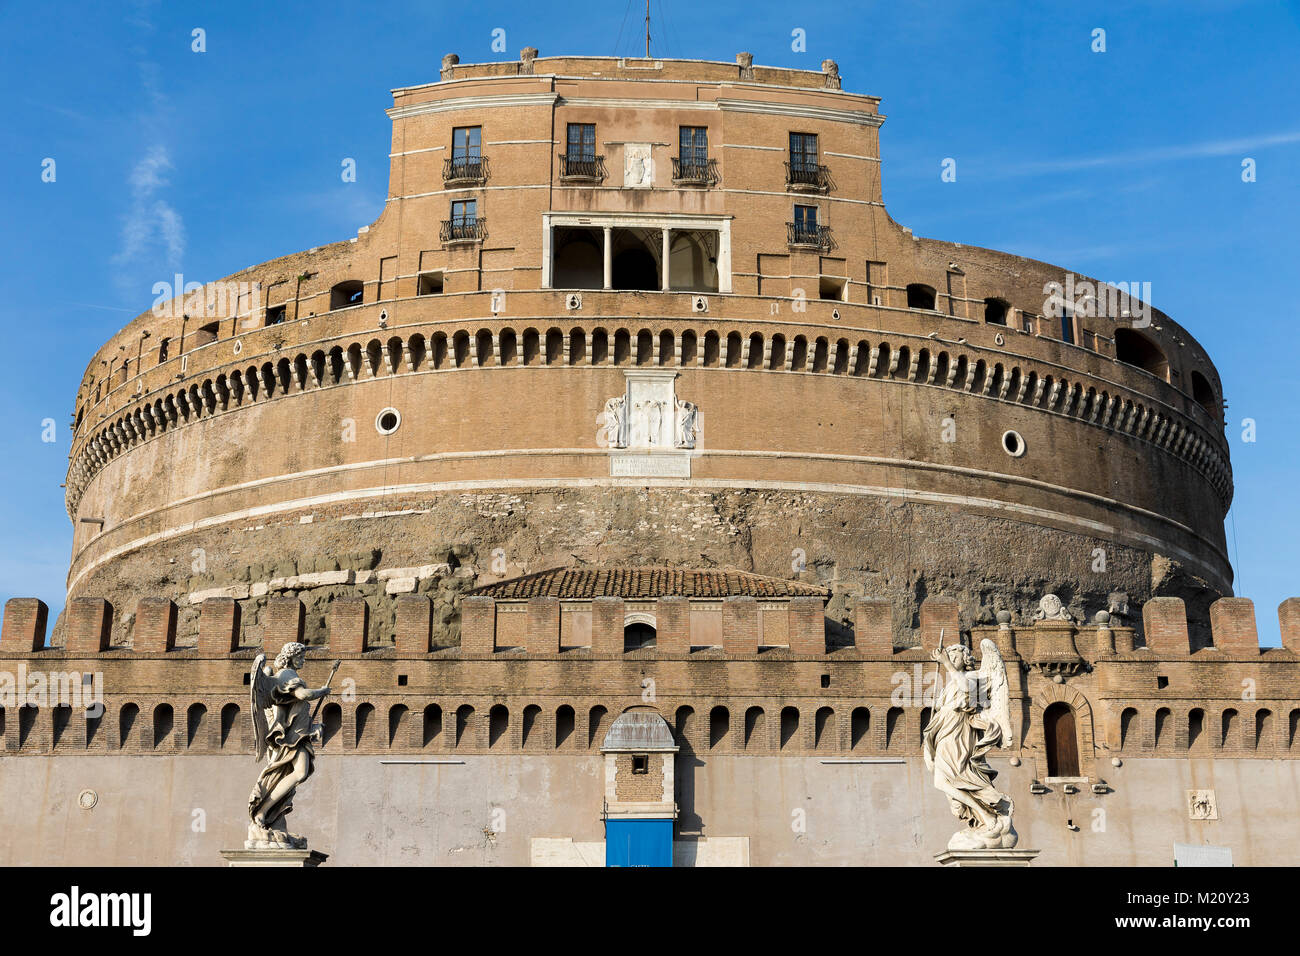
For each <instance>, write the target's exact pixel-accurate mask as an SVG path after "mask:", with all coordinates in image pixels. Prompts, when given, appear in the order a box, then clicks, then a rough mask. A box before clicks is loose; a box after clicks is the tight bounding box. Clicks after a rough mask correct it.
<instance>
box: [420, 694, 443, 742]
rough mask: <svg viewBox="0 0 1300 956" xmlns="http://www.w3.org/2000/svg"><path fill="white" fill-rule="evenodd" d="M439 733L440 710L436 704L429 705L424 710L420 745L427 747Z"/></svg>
mask: <svg viewBox="0 0 1300 956" xmlns="http://www.w3.org/2000/svg"><path fill="white" fill-rule="evenodd" d="M440 733H442V708H441V707H439V706H438V705H437V704H430V705H429V706H428V707H426V708H424V734H423V736H422V738H421V741H422V744H421V745H422V746H425V747H427V746H429V744H431V743H433V742H434V740H435V739H437V737H438V735H439V734H440Z"/></svg>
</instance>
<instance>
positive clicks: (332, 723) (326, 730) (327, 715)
mask: <svg viewBox="0 0 1300 956" xmlns="http://www.w3.org/2000/svg"><path fill="white" fill-rule="evenodd" d="M320 713H321V746H323V747H328V746H329V745H330V741H333V740H339V739H341V738H340V737H339V731H340V730H342V729H343V708H342V707H340V706H339V705H338V704H326V705H325V707H324V709H323V710H322V711H321V712H320ZM336 746H337V745H336Z"/></svg>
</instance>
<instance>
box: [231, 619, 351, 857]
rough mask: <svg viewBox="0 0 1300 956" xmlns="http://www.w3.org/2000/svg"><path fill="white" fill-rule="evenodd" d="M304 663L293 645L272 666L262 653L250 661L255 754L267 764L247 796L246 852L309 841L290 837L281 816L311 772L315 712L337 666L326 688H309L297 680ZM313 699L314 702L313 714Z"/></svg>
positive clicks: (317, 738) (301, 649) (317, 732)
mask: <svg viewBox="0 0 1300 956" xmlns="http://www.w3.org/2000/svg"><path fill="white" fill-rule="evenodd" d="M306 659H307V648H306V647H305V646H304V645H302V644H298V643H296V642H293V643H289V644H286V645H284V647H282V648H281V649H280V653H279V654H278V655H277V656H276V658H275V663H274V664H273V665H272V664H268V663H267V662H266V655H265V654H258V655H257V659H256V660H254V661H253V670H252V673H251V674H250V676H249V685H250V687H251V693H250V696H251V698H252V701H251V703H252V708H253V747H254V756H255V757H256V758H257V760H258V761H262V760H265V761H266V765H265V766H264V767H262V772H261V773H260V774H259V775H258V777H257V783H255V784H254V785H253V792H252V793H251V794H250V795H249V797H248V817H249V820H250V821H251V822H250V823H249V825H248V839H247V840H246V841H245V842H244V846H245V848H247V849H250V850H264V849H297V850H305V849H306V848H307V838H306V837H302V836H298V835H297V834H294V833H289V832H288V831H287V830H286V829H285V828H284V818H285V816H286V815H287V814H288V813H289V812H290V811H291V810H293V795H294V792H295V791H296V790H297V789H298V786H299V785H300V784H301V783H302V782H303V781H304V780H306V779H307V778H308V777H310V776H311V774H312V770H313V766H312V764H313V762H314V761H315V757H316V751H315V745H316V744H318V743H320V742H321V725H320V724H318V723H316V722H315V719H316V714H317V713H319V712H320V702H321V701H322V700H323V699H324V697H325V696H326V695H327V694H328V693H329V692H330V686H329V684H330V681H331V680H333V679H334V674H335V672H336V671H338V669H339V664H338V662H335V664H334V669H333V670H331V671H330V676H329V679H328V680H326V681H325V686H324V687H319V688H316V689H315V690H313V689H312V688H309V687H308V686H307V683H306V681H304V680H303V679H302V678H301V677H299V676H298V671H299V670H301V669H302V666H303V663H304V662H305V661H306ZM312 701H317V704H316V708H315V710H313V709H312V706H311V702H312Z"/></svg>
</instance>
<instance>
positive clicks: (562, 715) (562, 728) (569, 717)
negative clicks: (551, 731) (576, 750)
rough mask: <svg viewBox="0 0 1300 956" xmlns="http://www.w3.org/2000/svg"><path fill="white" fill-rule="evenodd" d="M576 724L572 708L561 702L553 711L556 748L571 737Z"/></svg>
mask: <svg viewBox="0 0 1300 956" xmlns="http://www.w3.org/2000/svg"><path fill="white" fill-rule="evenodd" d="M575 726H576V720H575V716H574V713H573V708H572V707H570V706H569V705H568V704H561V705H560V708H559V709H558V710H557V711H556V712H555V747H556V749H557V750H558V749H559V748H561V747H563V746H564V745H565V744H566V743H568V742H569V741H570V740H571V739H572V738H573V729H574V727H575Z"/></svg>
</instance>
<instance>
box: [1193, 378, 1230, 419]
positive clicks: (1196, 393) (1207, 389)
mask: <svg viewBox="0 0 1300 956" xmlns="http://www.w3.org/2000/svg"><path fill="white" fill-rule="evenodd" d="M1192 398H1193V400H1194V401H1195V402H1196V404H1197V405H1200V406H1201V408H1203V409H1205V414H1207V415H1209V416H1210V418H1212V419H1213V420H1214V421H1216V422H1217V421H1218V420H1219V414H1220V412H1222V411H1223V409H1222V408H1221V407H1220V405H1219V400H1218V398H1217V397H1216V396H1215V394H1214V388H1213V386H1211V385H1210V383H1209V381H1208V380H1207V379H1206V377H1205V376H1204V375H1202V374H1201V373H1200V372H1198V371H1196V370H1195V369H1192Z"/></svg>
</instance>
